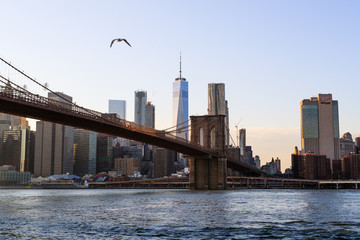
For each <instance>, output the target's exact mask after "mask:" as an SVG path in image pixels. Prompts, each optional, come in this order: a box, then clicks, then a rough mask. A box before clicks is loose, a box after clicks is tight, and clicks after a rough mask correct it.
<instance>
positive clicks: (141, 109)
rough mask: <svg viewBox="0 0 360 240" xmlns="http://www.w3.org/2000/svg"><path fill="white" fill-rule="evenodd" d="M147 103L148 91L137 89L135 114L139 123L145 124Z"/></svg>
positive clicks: (135, 119) (136, 121)
mask: <svg viewBox="0 0 360 240" xmlns="http://www.w3.org/2000/svg"><path fill="white" fill-rule="evenodd" d="M146 103H147V93H146V91H140V90H139V91H135V116H134V121H135V123H137V124H141V125H145V104H146Z"/></svg>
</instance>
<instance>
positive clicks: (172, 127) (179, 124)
mask: <svg viewBox="0 0 360 240" xmlns="http://www.w3.org/2000/svg"><path fill="white" fill-rule="evenodd" d="M189 121H190V118H189V119H188V120H186V121H185V122H182V123H179V124H178V125H175V126H172V127H168V128H165V129H163V130H162V131H167V130H169V129H172V128H176V127H178V126H181V125H184V124H185V123H187V122H189Z"/></svg>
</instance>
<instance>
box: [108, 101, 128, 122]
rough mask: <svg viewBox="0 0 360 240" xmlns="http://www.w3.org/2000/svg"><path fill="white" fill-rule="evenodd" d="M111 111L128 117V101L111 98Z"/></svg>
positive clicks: (121, 116)
mask: <svg viewBox="0 0 360 240" xmlns="http://www.w3.org/2000/svg"><path fill="white" fill-rule="evenodd" d="M109 113H116V114H117V115H119V116H120V118H122V119H126V101H125V100H109Z"/></svg>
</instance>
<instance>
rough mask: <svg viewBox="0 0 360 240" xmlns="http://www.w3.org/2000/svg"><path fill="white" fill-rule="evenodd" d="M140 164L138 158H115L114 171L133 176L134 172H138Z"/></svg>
mask: <svg viewBox="0 0 360 240" xmlns="http://www.w3.org/2000/svg"><path fill="white" fill-rule="evenodd" d="M140 162H141V159H140V158H133V157H126V158H115V159H114V169H115V170H117V171H121V172H123V174H125V175H133V174H134V173H135V172H140Z"/></svg>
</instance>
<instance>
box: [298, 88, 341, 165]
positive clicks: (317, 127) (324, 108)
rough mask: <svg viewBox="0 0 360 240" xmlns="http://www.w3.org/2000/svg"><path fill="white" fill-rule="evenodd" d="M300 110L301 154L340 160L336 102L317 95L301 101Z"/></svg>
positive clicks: (322, 95)
mask: <svg viewBox="0 0 360 240" xmlns="http://www.w3.org/2000/svg"><path fill="white" fill-rule="evenodd" d="M300 109H301V147H302V152H303V153H309V152H312V153H313V154H314V155H326V156H327V157H328V158H329V159H330V161H332V160H333V159H340V144H339V113H338V101H337V100H333V99H332V95H331V94H318V97H312V98H310V99H304V100H302V101H301V104H300Z"/></svg>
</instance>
